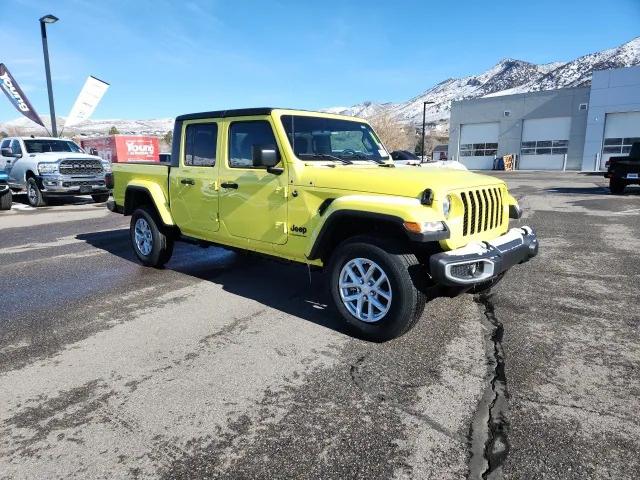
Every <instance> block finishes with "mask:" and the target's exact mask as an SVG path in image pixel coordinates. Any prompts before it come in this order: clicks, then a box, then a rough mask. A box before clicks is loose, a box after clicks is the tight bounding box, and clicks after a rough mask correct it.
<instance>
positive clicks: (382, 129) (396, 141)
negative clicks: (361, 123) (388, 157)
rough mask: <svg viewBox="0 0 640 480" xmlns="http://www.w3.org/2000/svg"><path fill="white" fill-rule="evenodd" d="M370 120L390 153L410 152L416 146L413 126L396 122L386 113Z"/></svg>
mask: <svg viewBox="0 0 640 480" xmlns="http://www.w3.org/2000/svg"><path fill="white" fill-rule="evenodd" d="M368 120H369V123H370V124H371V126H372V127H373V129H374V130H375V131H376V133H377V134H378V136H379V137H380V140H382V143H384V145H385V147H387V148H388V149H389V151H393V150H407V149H409V150H410V149H411V148H412V146H413V145H414V143H415V138H414V134H413V130H414V129H413V127H412V126H411V125H408V124H407V125H405V124H402V123H400V122H398V121H397V120H394V119H393V118H392V117H391V115H389V114H388V113H386V112H380V113H378V114H376V115H374V116H372V117H371V118H369V119H368Z"/></svg>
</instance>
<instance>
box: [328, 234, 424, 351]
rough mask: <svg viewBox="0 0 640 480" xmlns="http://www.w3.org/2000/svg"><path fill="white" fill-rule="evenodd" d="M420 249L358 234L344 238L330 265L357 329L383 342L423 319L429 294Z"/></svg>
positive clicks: (333, 285) (336, 294)
mask: <svg viewBox="0 0 640 480" xmlns="http://www.w3.org/2000/svg"><path fill="white" fill-rule="evenodd" d="M421 274H423V272H422V267H421V265H420V263H419V262H418V260H417V258H416V257H415V255H413V254H411V253H409V252H408V251H407V250H406V249H405V248H403V246H402V244H400V243H396V242H394V241H392V240H386V239H379V238H372V237H355V238H353V239H349V240H347V241H345V242H343V243H342V244H340V245H339V246H338V247H337V249H336V251H335V252H334V254H333V256H332V258H331V261H330V265H329V281H330V290H331V296H332V298H333V301H334V303H335V305H336V308H337V310H338V311H339V312H340V314H341V315H342V317H343V318H344V319H345V320H346V321H347V323H348V324H349V326H350V327H351V328H352V329H353V330H355V333H356V334H357V335H358V336H360V337H362V338H365V339H367V340H371V341H375V342H383V341H387V340H391V339H393V338H396V337H399V336H401V335H404V334H405V333H407V332H408V331H409V330H411V328H413V326H414V325H415V324H416V322H417V321H418V320H419V319H420V316H421V315H422V312H423V310H424V306H425V303H426V296H425V295H424V293H422V292H421V291H420V290H419V289H418V288H416V284H417V280H416V276H419V275H421Z"/></svg>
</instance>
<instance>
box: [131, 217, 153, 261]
mask: <svg viewBox="0 0 640 480" xmlns="http://www.w3.org/2000/svg"><path fill="white" fill-rule="evenodd" d="M134 236H135V241H136V247H137V248H138V251H139V252H140V253H141V254H142V255H144V256H147V255H149V254H150V253H151V250H152V249H153V235H151V227H150V226H149V222H147V221H146V220H145V219H144V218H139V219H138V220H136V225H135V227H134Z"/></svg>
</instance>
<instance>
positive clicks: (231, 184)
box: [220, 182, 238, 190]
mask: <svg viewBox="0 0 640 480" xmlns="http://www.w3.org/2000/svg"><path fill="white" fill-rule="evenodd" d="M220 186H221V187H222V188H233V189H234V190H237V189H238V184H237V183H235V182H223V183H221V184H220Z"/></svg>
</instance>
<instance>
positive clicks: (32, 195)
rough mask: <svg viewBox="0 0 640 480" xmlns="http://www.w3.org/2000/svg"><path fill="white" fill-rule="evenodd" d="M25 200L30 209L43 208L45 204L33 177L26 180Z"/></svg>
mask: <svg viewBox="0 0 640 480" xmlns="http://www.w3.org/2000/svg"><path fill="white" fill-rule="evenodd" d="M27 200H28V201H29V205H31V206H32V207H44V206H45V205H46V204H47V201H46V200H45V198H44V195H42V192H41V191H40V188H39V187H38V182H36V179H35V178H33V177H32V178H29V179H28V180H27Z"/></svg>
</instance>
